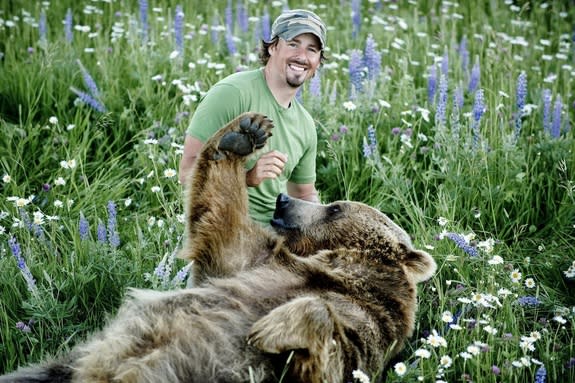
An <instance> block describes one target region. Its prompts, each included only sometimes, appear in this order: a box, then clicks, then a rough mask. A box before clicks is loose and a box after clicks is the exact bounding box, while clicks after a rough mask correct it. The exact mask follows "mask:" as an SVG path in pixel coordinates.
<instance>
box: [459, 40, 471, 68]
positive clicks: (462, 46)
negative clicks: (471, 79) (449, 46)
mask: <svg viewBox="0 0 575 383" xmlns="http://www.w3.org/2000/svg"><path fill="white" fill-rule="evenodd" d="M458 52H459V56H460V60H461V69H462V70H463V72H464V73H467V69H468V67H469V50H468V49H467V38H466V37H465V36H463V37H462V38H461V41H460V42H459V49H458Z"/></svg>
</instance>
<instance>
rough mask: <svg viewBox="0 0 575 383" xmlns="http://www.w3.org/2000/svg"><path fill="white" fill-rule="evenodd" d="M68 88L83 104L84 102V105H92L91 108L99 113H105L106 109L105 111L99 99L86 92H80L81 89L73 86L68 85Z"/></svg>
mask: <svg viewBox="0 0 575 383" xmlns="http://www.w3.org/2000/svg"><path fill="white" fill-rule="evenodd" d="M70 90H71V91H72V92H74V93H75V94H76V95H77V96H78V99H79V100H80V101H81V102H82V103H83V104H86V105H88V106H90V107H92V109H94V110H96V111H98V112H100V113H106V111H107V109H106V107H105V106H104V105H103V104H102V103H101V102H100V101H98V100H97V99H95V98H94V97H92V96H91V95H89V94H88V93H86V92H82V91H81V90H78V89H76V88H74V87H70Z"/></svg>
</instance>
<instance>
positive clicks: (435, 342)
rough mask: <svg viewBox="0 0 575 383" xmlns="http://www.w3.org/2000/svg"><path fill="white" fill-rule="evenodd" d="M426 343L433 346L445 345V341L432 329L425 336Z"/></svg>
mask: <svg viewBox="0 0 575 383" xmlns="http://www.w3.org/2000/svg"><path fill="white" fill-rule="evenodd" d="M427 344H429V345H430V346H431V347H434V348H437V347H447V341H446V340H445V338H443V337H442V336H441V335H439V334H438V333H437V331H436V330H433V332H432V333H431V334H430V335H429V336H428V337H427Z"/></svg>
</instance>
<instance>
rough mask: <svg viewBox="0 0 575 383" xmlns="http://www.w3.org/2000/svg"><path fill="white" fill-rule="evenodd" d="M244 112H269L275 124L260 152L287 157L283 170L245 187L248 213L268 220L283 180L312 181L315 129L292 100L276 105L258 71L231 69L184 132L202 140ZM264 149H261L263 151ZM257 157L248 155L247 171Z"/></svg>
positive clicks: (285, 183)
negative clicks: (246, 188)
mask: <svg viewBox="0 0 575 383" xmlns="http://www.w3.org/2000/svg"><path fill="white" fill-rule="evenodd" d="M244 112H257V113H262V114H264V115H266V116H268V117H269V118H270V119H271V120H272V121H273V123H274V129H273V130H272V136H271V137H270V138H269V139H268V141H267V144H266V146H265V148H264V149H263V150H264V152H268V151H272V150H277V151H279V152H282V153H284V154H286V155H287V157H288V161H287V163H286V165H285V167H284V170H283V172H282V174H281V175H280V176H279V177H278V178H276V179H273V180H270V179H267V180H264V181H263V182H262V183H261V184H260V185H259V186H257V187H250V188H248V194H249V199H250V203H249V205H250V215H251V217H252V218H253V219H254V220H256V221H259V222H261V223H263V224H265V225H267V224H269V222H270V220H271V218H272V215H273V211H274V208H275V200H276V197H277V196H278V194H279V193H286V191H287V182H288V181H290V182H293V183H297V184H309V183H314V182H315V177H316V174H315V169H316V165H315V161H316V154H317V132H316V128H315V124H314V121H313V119H312V117H311V115H310V114H309V113H308V112H307V111H306V110H305V108H304V107H303V106H302V105H301V104H300V103H299V102H298V101H297V100H295V99H294V100H293V101H292V103H291V105H290V106H289V108H284V107H282V106H281V105H279V104H278V102H277V101H276V99H275V98H274V96H273V94H272V93H271V91H270V89H269V88H268V86H267V83H266V81H265V77H264V73H263V69H256V70H251V71H245V72H238V73H234V74H232V75H230V76H228V77H226V78H224V79H223V80H221V81H219V82H218V83H216V84H215V85H214V86H213V87H212V88H211V89H210V90H209V91H208V92H207V93H206V95H205V96H204V98H203V99H202V100H201V102H200V104H199V105H198V107H197V109H196V111H195V113H194V115H193V117H192V120H191V122H190V125H189V127H188V129H187V134H189V135H191V136H192V137H195V138H197V139H198V140H200V141H202V142H206V141H207V140H208V138H210V137H211V136H212V135H213V134H214V133H215V132H216V131H217V130H218V129H219V128H221V127H223V126H225V125H226V124H227V123H228V122H230V121H231V120H233V119H234V118H236V117H237V116H239V115H240V114H242V113H244ZM262 153H263V152H262ZM256 160H257V158H251V159H250V161H248V164H247V165H246V169H251V168H252V167H253V166H254V165H255V162H256Z"/></svg>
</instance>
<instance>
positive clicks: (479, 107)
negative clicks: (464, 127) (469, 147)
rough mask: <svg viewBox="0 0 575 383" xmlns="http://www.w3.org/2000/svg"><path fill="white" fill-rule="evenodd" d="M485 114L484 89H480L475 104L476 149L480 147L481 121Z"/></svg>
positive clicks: (474, 139) (474, 134)
mask: <svg viewBox="0 0 575 383" xmlns="http://www.w3.org/2000/svg"><path fill="white" fill-rule="evenodd" d="M484 112H485V105H484V101H483V89H478V90H477V92H475V101H474V103H473V147H474V148H475V149H477V147H478V146H479V120H481V116H483V113H484Z"/></svg>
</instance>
